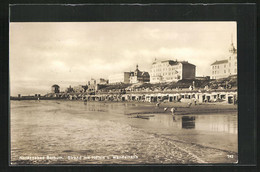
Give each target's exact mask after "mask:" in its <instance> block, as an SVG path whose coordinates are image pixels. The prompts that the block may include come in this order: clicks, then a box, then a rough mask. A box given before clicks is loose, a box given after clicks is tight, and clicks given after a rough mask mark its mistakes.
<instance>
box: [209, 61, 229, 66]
mask: <svg viewBox="0 0 260 172" xmlns="http://www.w3.org/2000/svg"><path fill="white" fill-rule="evenodd" d="M223 63H228V60H220V61H215V62H214V63H212V64H211V65H217V64H223Z"/></svg>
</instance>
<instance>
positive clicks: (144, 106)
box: [14, 98, 238, 116]
mask: <svg viewBox="0 0 260 172" xmlns="http://www.w3.org/2000/svg"><path fill="white" fill-rule="evenodd" d="M31 100H32V99H31ZM33 100H36V101H37V99H33ZM40 100H59V101H61V100H62V101H66V102H81V103H82V104H83V103H84V101H83V100H69V99H61V98H56V99H54V98H52V99H40ZM14 101H19V100H14ZM20 101H30V100H20ZM87 103H104V104H117V103H118V104H125V105H126V106H127V105H130V104H132V105H136V106H135V107H134V108H132V109H130V110H129V112H127V113H126V114H125V115H129V116H132V115H139V116H140V115H141V116H142V115H148V114H171V111H170V109H171V108H172V107H174V108H175V109H176V111H175V113H174V114H175V115H191V114H212V113H217V114H221V113H226V112H231V113H235V112H238V109H237V105H233V104H226V103H198V104H197V105H195V104H194V103H193V104H191V106H190V107H189V106H188V103H184V102H166V103H160V105H159V107H157V106H156V103H155V102H153V103H149V102H138V101H88V102H87ZM165 108H167V110H166V111H164V110H165Z"/></svg>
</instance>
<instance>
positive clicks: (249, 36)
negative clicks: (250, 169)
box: [1, 3, 256, 167]
mask: <svg viewBox="0 0 260 172" xmlns="http://www.w3.org/2000/svg"><path fill="white" fill-rule="evenodd" d="M86 5H88V6H89V7H91V8H93V7H97V8H99V9H95V10H93V11H91V10H90V11H89V10H87V11H88V13H85V12H84V11H85V9H84V5H79V6H77V5H68V4H63V5H58V4H55V5H54V4H50V5H44V4H42V5H28V4H27V5H18V4H16V5H14V4H12V5H11V6H10V8H13V9H11V11H10V18H9V19H10V22H29V21H30V22H31V21H33V22H39V21H43V22H47V21H48V22H50V21H56V22H58V21H63V22H66V21H71V20H73V21H78V22H80V21H86V20H87V21H95V22H97V21H107V22H109V21H126V20H125V19H124V17H125V16H124V15H119V14H122V11H124V12H125V13H127V15H128V17H130V18H129V19H130V20H127V21H136V20H137V19H140V20H138V21H147V19H149V20H148V21H151V22H152V21H183V20H185V21H236V22H237V40H238V41H237V49H238V85H239V87H238V96H239V97H242V98H243V99H241V100H239V102H238V113H239V114H240V115H238V128H239V129H238V157H239V162H238V164H234V165H231V166H236V167H237V166H254V164H256V4H253V3H252V4H208V5H206V6H205V5H203V4H197V5H196V4H195V5H191V4H148V5H147V4H124V5H120V4H86ZM35 6H37V7H40V6H41V7H40V8H42V10H40V9H35ZM182 6H186V7H188V8H186V7H185V8H182ZM46 7H48V8H49V9H48V10H46ZM57 7H58V8H59V7H61V8H64V9H59V10H54V8H57ZM77 7H79V8H78V9H76V10H75V8H77ZM85 7H86V6H85ZM108 7H109V8H110V7H119V8H121V9H120V10H111V9H106V8H108ZM122 7H123V8H124V7H127V8H126V9H122ZM133 7H136V9H134V10H133V9H131V8H133ZM149 7H155V8H157V9H155V10H154V9H150V10H149V9H145V8H149ZM177 7H178V10H177V12H176V11H174V10H173V11H174V12H172V13H173V14H171V15H169V11H171V10H172V9H173V8H177ZM15 8H16V9H15ZM29 8H30V9H29ZM43 8H45V9H44V10H43ZM158 8H160V9H158ZM209 8H210V9H209ZM214 8H215V9H214ZM162 9H163V10H162ZM212 9H213V10H212ZM227 9H228V10H229V11H226V10H227ZM13 10H14V11H15V12H14V11H13ZM132 10H133V11H134V13H135V14H133V13H131V12H130V11H132ZM145 10H147V11H145ZM41 11H45V13H42V12H41ZM75 11H76V12H75ZM151 11H155V13H153V15H151V13H150V12H151ZM180 11H181V12H180ZM210 11H213V12H210ZM216 11H219V12H220V14H212V13H214V12H216ZM221 11H225V12H223V13H221ZM92 12H93V13H92ZM156 12H157V13H156ZM89 13H91V15H90V14H89ZM205 13H206V14H211V15H208V16H207V17H205V16H204V15H205ZM32 14H34V15H32ZM43 14H44V15H43ZM66 14H69V15H66ZM70 14H73V15H70ZM184 14H185V15H184ZM194 14H195V15H194ZM86 15H87V16H86ZM173 15H175V17H176V18H174V20H173ZM216 15H217V16H216ZM140 16H141V17H140ZM203 16H204V17H203ZM214 17H215V18H214ZM209 18H211V20H209ZM248 18H249V19H248ZM68 19H70V20H68ZM234 19H235V20H234ZM245 24H247V25H245ZM245 26H247V27H245ZM250 26H251V27H250ZM5 29H7V30H9V27H8V26H7V28H5ZM8 36H9V35H8ZM7 38H8V37H7ZM5 39H6V35H5ZM8 40H9V38H8V39H7V42H8ZM246 44H247V45H246ZM8 46H9V45H4V48H5V50H6V49H7V50H9V48H8ZM1 53H2V52H1ZM4 53H5V56H4V57H5V58H4V59H3V70H4V72H3V75H4V77H3V78H1V79H3V82H4V83H7V85H3V88H2V89H1V90H2V91H7V92H5V94H4V98H5V99H3V98H2V99H1V101H3V103H4V108H3V111H2V113H3V114H4V115H3V116H1V118H3V120H1V121H5V122H6V120H8V124H10V121H9V116H8V115H10V114H9V113H10V109H9V108H10V105H9V102H4V101H6V100H7V99H8V100H9V84H8V83H9V82H10V81H9V58H8V52H6V51H5V52H4ZM2 54H3V53H2ZM2 54H1V55H2ZM6 55H7V56H6ZM243 56H246V57H249V58H250V60H246V59H245V58H243ZM1 60H2V59H1ZM241 64H242V65H241ZM249 78H250V82H244V81H245V79H249ZM250 83H251V85H250ZM6 93H8V94H6ZM6 98H7V99H6ZM250 98H251V99H250ZM246 113H249V114H250V115H249V116H247V117H245V116H241V114H246ZM6 115H7V116H6ZM248 121H249V122H250V123H249V124H248ZM2 126H3V127H4V128H5V127H6V124H3V125H2ZM9 127H10V126H9V125H8V126H7V129H8V130H9V129H10V128H9ZM8 130H6V129H4V130H1V134H2V132H4V136H7V138H8V141H10V137H9V136H10V135H9V134H10V133H8V135H6V131H8ZM248 131H251V132H249V133H250V134H248ZM8 132H9V131H8ZM241 133H242V135H241ZM245 135H246V136H245ZM5 139H6V138H5ZM5 139H4V140H5ZM6 146H7V147H8V149H7V150H8V151H9V152H8V155H9V153H10V145H9V144H8V145H5V146H3V147H1V148H4V147H6ZM1 151H2V150H1ZM248 157H251V159H249V158H248ZM9 160H10V157H9ZM9 160H8V164H9V165H10V162H9ZM4 162H6V159H4ZM18 166H20V167H24V166H25V167H30V166H47V167H57V166H62V167H65V166H70V167H75V166H80V167H82V166H83V167H86V166H90V167H96V166H98V167H100V166H102V167H103V166H104V165H18ZM105 166H115V167H119V166H143V164H141V165H120V164H112V165H105ZM145 166H148V167H150V166H159V167H160V166H167V167H173V166H174V167H178V166H186V167H187V166H230V164H207V165H203V164H195V165H193V164H192V165H188V164H183V165H174V164H172V165H164V164H160V165H153V164H149V165H145ZM12 167H13V165H12Z"/></svg>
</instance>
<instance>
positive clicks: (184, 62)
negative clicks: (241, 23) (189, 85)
mask: <svg viewBox="0 0 260 172" xmlns="http://www.w3.org/2000/svg"><path fill="white" fill-rule="evenodd" d="M179 63H182V64H185V65H192V66H195V65H194V64H191V63H189V62H187V61H180V62H179Z"/></svg>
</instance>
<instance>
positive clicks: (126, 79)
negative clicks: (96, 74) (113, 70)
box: [108, 72, 130, 84]
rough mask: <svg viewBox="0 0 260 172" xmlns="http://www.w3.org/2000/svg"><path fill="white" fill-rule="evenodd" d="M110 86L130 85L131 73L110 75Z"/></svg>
mask: <svg viewBox="0 0 260 172" xmlns="http://www.w3.org/2000/svg"><path fill="white" fill-rule="evenodd" d="M108 82H109V84H116V83H130V72H122V73H119V74H114V75H110V76H109V77H108Z"/></svg>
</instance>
